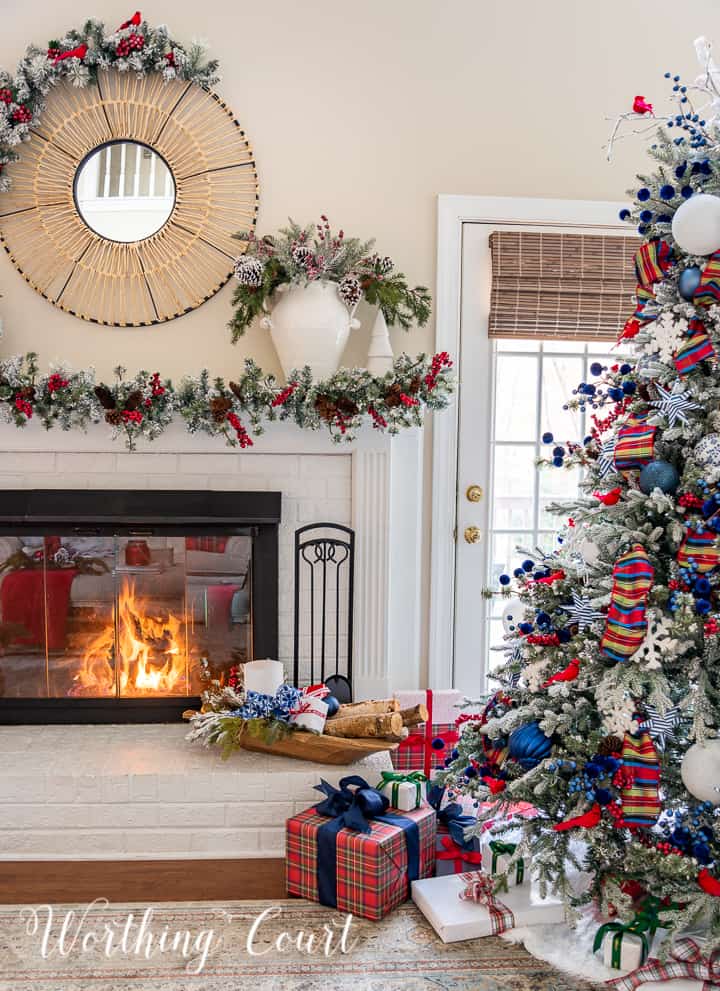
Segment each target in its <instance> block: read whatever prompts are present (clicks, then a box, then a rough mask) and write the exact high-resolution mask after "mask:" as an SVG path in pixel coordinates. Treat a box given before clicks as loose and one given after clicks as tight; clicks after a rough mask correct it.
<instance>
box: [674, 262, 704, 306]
mask: <svg viewBox="0 0 720 991" xmlns="http://www.w3.org/2000/svg"><path fill="white" fill-rule="evenodd" d="M701 278H702V272H701V271H700V269H699V268H698V267H697V265H693V266H692V267H691V268H685V269H683V271H682V272H681V273H680V278H679V279H678V292H679V293H680V295H681V296H682V298H683V299H687V300H691V299H692V298H693V296H694V295H695V290H696V289H697V287H698V286H699V285H700V279H701Z"/></svg>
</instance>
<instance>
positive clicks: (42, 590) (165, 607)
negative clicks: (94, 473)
mask: <svg viewBox="0 0 720 991" xmlns="http://www.w3.org/2000/svg"><path fill="white" fill-rule="evenodd" d="M252 557H253V538H252V536H251V535H250V534H248V535H232V536H227V537H222V536H216V535H213V536H202V535H200V536H185V537H178V536H157V535H155V536H78V535H77V533H73V534H69V535H68V534H63V533H59V534H57V535H53V536H38V537H30V536H25V535H23V536H22V537H7V536H6V537H0V697H3V698H7V699H11V698H24V699H68V700H69V699H93V698H96V699H149V698H163V697H165V698H177V697H186V696H197V695H198V694H199V693H200V692H201V691H202V688H203V680H202V673H203V670H205V669H206V668H207V667H209V670H210V671H211V672H212V673H213V674H216V675H221V674H222V673H223V672H224V671H227V669H228V668H229V667H231V666H232V665H233V664H237V663H242V662H244V661H247V660H250V659H252V645H253V628H252V623H253V609H252V601H251V599H252V587H253V583H252V575H251V572H252V564H253V562H252Z"/></svg>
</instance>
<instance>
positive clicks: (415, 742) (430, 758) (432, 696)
mask: <svg viewBox="0 0 720 991" xmlns="http://www.w3.org/2000/svg"><path fill="white" fill-rule="evenodd" d="M395 698H396V699H397V700H398V702H399V703H400V705H401V706H402V708H403V709H410V708H412V707H413V706H415V705H424V706H426V707H427V710H428V721H427V723H420V724H419V725H418V726H416V727H414V729H413V731H412V732H411V733H410V736H408V737H407V739H405V740H403V741H402V743H401V744H400V746H399V747H398V748H397V750H394V751H393V752H392V753H391V755H390V758H391V760H392V762H393V767H394V768H395V770H396V771H424V773H425V774H426V775H427V777H428V778H430V777H431V775H432V772H433V771H434V770H437V769H438V768H441V767H443V766H444V764H445V758H446V757H448V756H449V755H450V753H451V752H452V749H453V747H454V746H455V744H456V743H457V741H458V729H457V727H456V725H455V720H456V719H457V717H458V716H459V715H460V706H461V705H462V702H463V698H464V696H463V695H462V693H461V692H458V691H455V689H454V688H453V689H447V690H443V691H435V690H434V689H430V688H428V689H426V690H424V691H413V692H395Z"/></svg>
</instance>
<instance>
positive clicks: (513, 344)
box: [497, 337, 540, 352]
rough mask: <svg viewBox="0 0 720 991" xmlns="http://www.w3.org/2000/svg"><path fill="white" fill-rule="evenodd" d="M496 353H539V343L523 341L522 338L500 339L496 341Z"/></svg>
mask: <svg viewBox="0 0 720 991" xmlns="http://www.w3.org/2000/svg"><path fill="white" fill-rule="evenodd" d="M497 349H498V351H500V352H502V351H539V350H540V342H539V341H530V340H524V339H523V338H522V337H518V338H515V337H512V338H507V337H500V338H498V340H497Z"/></svg>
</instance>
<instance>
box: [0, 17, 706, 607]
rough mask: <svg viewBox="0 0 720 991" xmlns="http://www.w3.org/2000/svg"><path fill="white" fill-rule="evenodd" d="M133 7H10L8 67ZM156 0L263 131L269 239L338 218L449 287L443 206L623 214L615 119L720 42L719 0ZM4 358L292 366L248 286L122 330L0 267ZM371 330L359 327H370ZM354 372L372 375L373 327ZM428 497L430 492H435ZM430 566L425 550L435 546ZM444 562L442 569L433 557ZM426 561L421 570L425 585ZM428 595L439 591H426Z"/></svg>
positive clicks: (622, 149)
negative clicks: (605, 208)
mask: <svg viewBox="0 0 720 991" xmlns="http://www.w3.org/2000/svg"><path fill="white" fill-rule="evenodd" d="M123 3H124V0H122V2H120V3H118V2H117V0H113V2H110V0H93V2H92V3H91V4H89V5H88V6H87V7H82V6H80V7H79V6H78V4H77V3H76V2H75V0H0V10H1V11H2V13H3V15H4V16H3V31H2V34H1V35H0V64H2V65H5V66H11V65H13V64H14V63H15V61H16V59H17V58H18V57H19V55H20V54H21V53H22V51H23V50H24V48H25V46H26V45H27V44H28V43H29V42H30V41H35V42H37V43H38V44H43V45H44V44H45V43H46V42H47V40H48V39H49V38H51V37H53V36H57V35H59V34H61V33H62V31H63V30H64V29H67V28H68V27H70V26H72V25H76V24H79V23H80V22H81V21H82V19H83V18H84V17H86V16H96V17H99V18H102V19H105V20H106V21H107V22H108V23H109V24H112V25H115V24H117V23H119V22H120V21H122V20H124V19H125V18H126V17H128V16H129V15H130V14H131V13H132V8H131V6H130V5H129V4H128V5H126V6H123ZM680 10H681V8H679V7H678V5H677V4H676V3H675V2H671V0H655V2H654V3H652V4H648V3H647V2H646V0H602V2H600V3H590V2H588V0H547V2H546V3H539V2H538V0H514V2H511V0H445V2H444V3H442V2H439V0H363V2H362V3H355V4H350V3H348V2H347V0H307V2H305V3H299V2H298V0H273V2H267V0H266V2H262V0H253V2H250V0H205V2H204V3H202V4H197V3H195V2H190V0H155V2H154V3H153V4H152V5H147V6H143V13H144V14H145V15H146V16H147V17H149V18H150V19H151V20H152V22H153V23H159V22H162V21H165V22H167V23H168V24H169V26H170V28H171V31H172V33H173V34H174V35H175V36H176V37H177V38H178V39H180V40H184V41H186V40H189V39H191V38H192V37H195V36H202V37H205V38H207V39H208V40H209V41H210V43H211V46H212V53H213V54H214V55H216V56H217V57H218V58H219V59H220V61H221V71H222V76H223V79H222V81H221V83H220V84H219V85H218V91H219V93H220V94H221V95H222V97H223V98H224V99H225V100H226V101H227V103H228V104H229V106H230V107H231V108H232V109H233V111H234V112H235V114H236V116H237V117H238V119H239V120H240V121H241V123H242V124H243V126H244V127H245V128H246V130H247V133H248V135H249V136H250V139H251V141H252V143H253V145H254V148H255V151H256V155H257V163H258V169H259V173H260V182H261V200H260V223H259V228H260V230H261V231H265V230H269V229H273V228H275V227H276V226H278V225H279V224H281V223H282V222H283V221H284V220H285V218H286V217H287V216H288V214H290V215H292V216H293V217H294V218H295V219H296V220H298V221H301V222H304V221H308V220H313V219H315V218H316V217H317V216H318V215H319V214H320V213H321V212H323V211H324V212H326V213H327V214H328V215H329V216H330V218H331V220H332V221H333V222H334V223H335V224H337V225H342V226H343V227H344V228H345V230H346V231H348V232H349V233H352V234H357V235H358V236H360V237H369V236H371V235H374V236H376V237H377V241H378V248H379V249H380V250H381V251H382V252H383V253H388V254H391V255H392V256H393V257H394V258H395V259H396V261H397V262H398V264H400V265H401V266H402V268H403V270H404V271H405V272H406V273H407V274H408V276H409V277H410V278H411V279H412V280H415V281H417V282H423V283H425V284H427V285H430V286H431V287H433V289H434V279H435V251H436V245H435V210H436V199H435V198H436V195H437V194H438V193H465V194H468V193H470V194H472V193H475V194H485V195H508V196H545V197H556V198H579V199H611V200H616V199H620V198H622V196H623V193H624V190H625V189H626V188H627V187H628V186H629V185H630V184H631V182H632V178H633V175H634V172H635V170H636V169H641V168H642V167H643V166H644V156H643V152H642V147H641V145H640V144H639V143H638V142H635V141H632V140H629V141H625V142H621V143H620V144H619V146H618V149H617V154H616V159H615V162H614V163H613V164H612V165H608V164H607V163H606V162H605V160H604V156H603V151H602V145H603V144H604V142H605V140H606V137H607V135H608V133H609V126H610V125H609V122H608V120H606V118H607V117H609V116H612V115H614V114H615V113H617V112H618V111H620V110H623V109H626V108H628V109H629V107H630V105H631V101H632V97H633V96H634V95H635V94H636V93H641V94H643V95H645V96H646V97H647V98H648V99H651V100H655V101H657V102H660V98H661V97H664V95H665V93H666V86H665V81H664V80H663V79H662V73H663V72H664V71H665V70H666V69H672V70H673V71H680V72H682V73H687V74H688V75H689V76H693V75H694V74H695V73H696V66H695V63H694V57H693V52H692V47H691V43H692V40H693V39H694V38H695V37H696V35H698V34H701V33H705V34H707V35H708V36H709V37H711V38H712V37H713V36H714V37H715V39H716V41H717V43H718V45H719V46H720V12H719V10H718V6H717V0H692V3H689V4H686V5H685V6H684V7H683V8H682V10H681V16H680V14H679V11H680ZM0 291H2V292H3V294H4V299H3V300H1V301H0V314H1V315H2V317H3V320H4V324H5V338H4V340H3V341H2V342H1V343H0V353H4V354H8V353H14V352H17V351H21V350H26V349H29V348H33V349H36V350H38V351H39V352H40V354H41V357H42V358H43V359H44V360H45V361H48V360H51V359H54V358H59V357H63V358H66V359H68V360H70V361H71V362H73V363H74V364H76V365H82V364H89V363H93V364H94V365H95V366H96V368H97V369H98V372H99V373H100V374H102V375H108V374H109V373H110V370H111V369H112V367H113V366H114V365H115V364H117V363H118V362H122V363H123V364H125V365H126V366H127V367H128V368H129V369H130V370H135V369H137V368H138V367H144V368H149V369H155V368H158V369H160V371H161V372H162V373H163V374H169V375H172V376H173V377H175V378H178V377H180V376H181V375H182V374H183V373H185V372H187V371H195V370H197V369H199V368H200V367H201V366H202V365H207V366H208V367H209V368H210V369H211V371H213V372H216V373H223V374H226V375H228V374H232V373H233V371H234V370H236V369H238V368H239V367H240V365H241V361H242V358H243V357H244V356H245V355H252V356H253V357H254V358H256V359H257V360H258V361H259V362H260V363H261V364H262V366H263V367H264V368H265V369H267V370H268V371H270V370H276V371H277V370H279V369H278V366H277V362H276V359H275V357H274V353H273V349H272V345H271V342H270V341H269V339H268V337H267V334H266V333H265V332H263V331H261V330H260V329H259V328H257V327H256V328H253V329H252V330H251V331H250V333H248V334H247V335H246V337H245V338H244V339H243V340H242V341H241V342H240V344H239V345H238V346H236V347H233V346H232V345H231V344H230V340H229V335H228V332H227V330H226V329H225V323H226V321H227V319H228V317H229V315H230V294H231V287H230V286H227V287H226V288H225V289H224V290H223V291H222V292H221V293H220V294H219V295H218V296H217V297H215V298H214V299H213V300H211V301H210V302H209V303H207V304H206V305H205V306H203V307H201V308H200V309H199V310H197V311H195V313H193V314H191V315H189V316H186V317H183V318H181V319H179V320H176V321H174V322H171V323H168V324H163V325H161V326H159V327H156V328H147V329H142V330H120V329H116V330H111V329H103V328H99V327H95V326H93V325H92V324H86V323H83V322H81V321H80V320H77V319H74V318H72V317H70V316H67V315H65V314H63V313H61V312H60V311H58V310H55V309H54V308H53V307H51V306H50V305H49V304H48V303H46V302H45V301H44V300H42V299H41V298H40V297H39V296H37V295H36V294H35V293H34V292H33V291H32V290H31V289H30V288H29V287H28V286H27V285H26V284H25V283H24V282H23V281H22V279H21V278H20V276H19V275H18V274H17V273H16V272H15V271H14V270H13V268H12V266H11V264H10V262H9V261H8V259H7V257H6V256H5V255H4V253H2V256H1V257H0ZM362 315H363V314H362V313H361V316H362ZM367 316H368V315H367V314H365V317H366V319H365V321H364V326H363V329H362V330H361V331H359V332H358V333H357V334H356V335H355V336H354V338H353V342H352V344H351V345H350V347H349V349H348V353H347V355H346V363H348V364H350V363H362V362H363V360H364V357H365V354H366V350H367V340H368V329H369V327H368V324H369V320H368V319H367ZM432 342H433V331H432V327H428V328H426V329H425V330H424V331H416V332H414V333H413V334H411V335H410V336H409V337H405V336H404V335H403V334H402V333H401V332H395V333H394V334H393V343H394V347H395V349H396V350H400V349H402V348H406V349H407V350H410V351H412V352H413V353H415V352H417V351H420V350H423V349H429V348H431V347H432ZM426 492H429V482H427V480H426ZM425 550H426V552H427V548H425ZM426 556H427V553H426ZM427 569H428V564H427V560H426V561H425V567H424V573H425V576H427ZM424 585H425V588H427V582H425V583H424Z"/></svg>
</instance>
